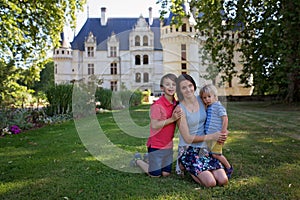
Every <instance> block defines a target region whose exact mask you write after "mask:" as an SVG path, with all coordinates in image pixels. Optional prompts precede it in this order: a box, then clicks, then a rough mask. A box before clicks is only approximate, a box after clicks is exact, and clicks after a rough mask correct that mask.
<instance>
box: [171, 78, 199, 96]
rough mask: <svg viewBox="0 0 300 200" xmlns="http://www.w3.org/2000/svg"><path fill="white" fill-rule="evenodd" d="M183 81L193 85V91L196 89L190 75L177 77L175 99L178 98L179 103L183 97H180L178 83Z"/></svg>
mask: <svg viewBox="0 0 300 200" xmlns="http://www.w3.org/2000/svg"><path fill="white" fill-rule="evenodd" d="M185 80H188V81H190V82H191V83H192V84H193V86H194V90H195V91H196V89H197V86H196V83H195V81H194V79H193V78H192V77H191V76H190V75H188V74H181V75H180V76H178V78H177V81H176V93H177V97H178V100H179V101H182V100H183V95H182V93H181V91H180V83H181V82H182V81H185Z"/></svg>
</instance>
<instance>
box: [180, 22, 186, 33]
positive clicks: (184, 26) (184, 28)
mask: <svg viewBox="0 0 300 200" xmlns="http://www.w3.org/2000/svg"><path fill="white" fill-rule="evenodd" d="M181 30H182V32H186V24H183V25H182V27H181Z"/></svg>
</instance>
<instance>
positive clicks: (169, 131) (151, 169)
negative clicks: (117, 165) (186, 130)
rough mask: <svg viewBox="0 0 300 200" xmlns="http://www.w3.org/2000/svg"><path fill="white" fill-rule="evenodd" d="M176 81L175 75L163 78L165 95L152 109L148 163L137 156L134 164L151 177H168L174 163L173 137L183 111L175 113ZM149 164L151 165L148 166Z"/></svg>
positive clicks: (161, 86)
mask: <svg viewBox="0 0 300 200" xmlns="http://www.w3.org/2000/svg"><path fill="white" fill-rule="evenodd" d="M176 79H177V76H176V75H174V74H166V75H164V76H163V77H162V78H161V81H160V88H161V90H162V92H163V93H164V94H163V95H162V96H161V97H160V98H159V99H158V100H157V101H155V102H154V103H153V104H152V105H151V107H150V137H149V138H148V141H147V148H148V154H147V155H148V162H145V160H142V159H141V155H140V154H139V153H136V154H135V158H134V160H133V162H134V164H135V165H137V166H139V167H140V168H141V169H142V170H143V171H144V172H145V173H147V174H148V175H149V176H151V177H160V176H168V175H170V173H171V169H172V163H173V137H174V132H175V127H176V123H175V122H176V121H177V120H178V119H179V118H180V117H181V114H182V112H181V111H177V112H175V111H174V108H175V106H176V105H177V101H176V99H175V97H174V95H175V92H176ZM148 163H149V164H148Z"/></svg>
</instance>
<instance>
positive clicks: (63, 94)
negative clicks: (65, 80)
mask: <svg viewBox="0 0 300 200" xmlns="http://www.w3.org/2000/svg"><path fill="white" fill-rule="evenodd" d="M72 92H73V85H70V84H60V85H55V86H53V87H50V88H49V89H48V90H47V91H46V97H47V99H48V102H49V105H48V106H47V109H46V113H47V115H49V116H53V115H56V114H67V113H70V112H72Z"/></svg>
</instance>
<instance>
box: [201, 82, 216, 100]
mask: <svg viewBox="0 0 300 200" xmlns="http://www.w3.org/2000/svg"><path fill="white" fill-rule="evenodd" d="M204 93H206V94H210V95H213V96H215V98H216V100H218V90H217V88H216V87H215V86H214V85H213V84H208V85H204V86H203V87H202V88H201V89H200V97H201V98H202V96H203V94H204Z"/></svg>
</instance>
